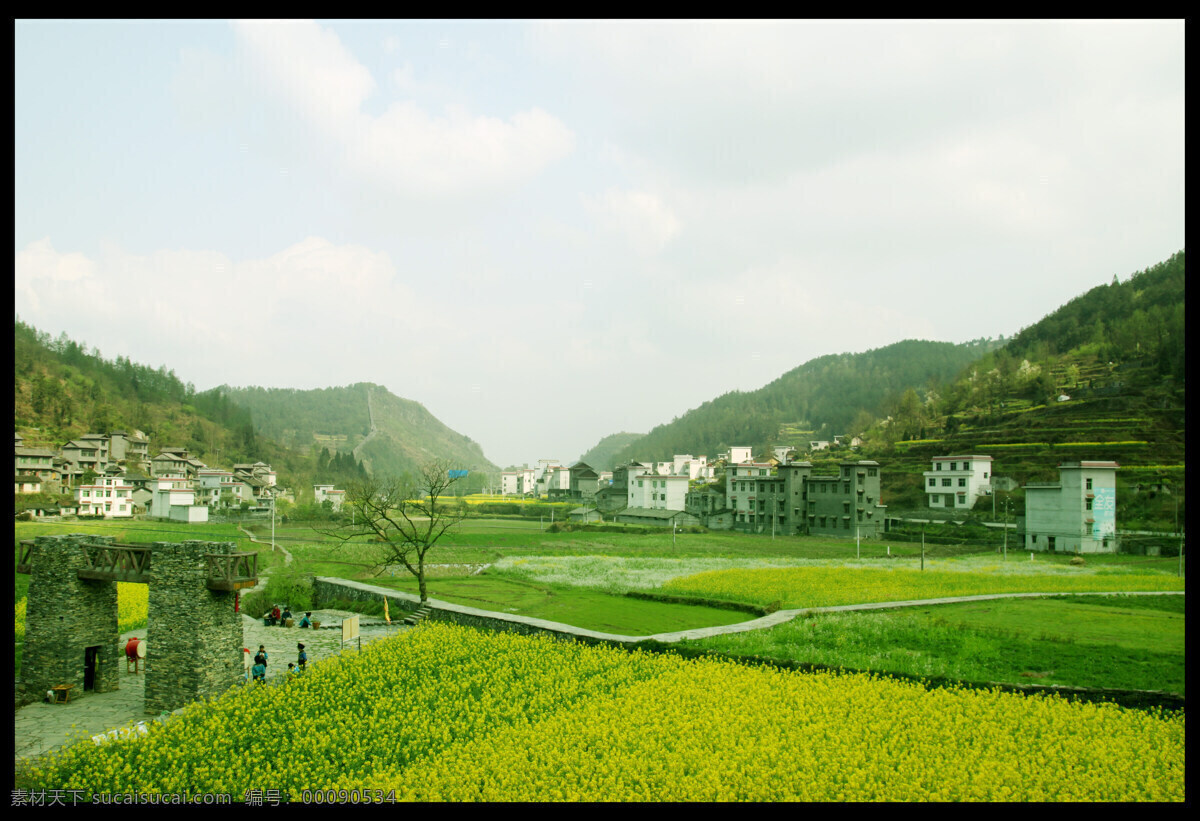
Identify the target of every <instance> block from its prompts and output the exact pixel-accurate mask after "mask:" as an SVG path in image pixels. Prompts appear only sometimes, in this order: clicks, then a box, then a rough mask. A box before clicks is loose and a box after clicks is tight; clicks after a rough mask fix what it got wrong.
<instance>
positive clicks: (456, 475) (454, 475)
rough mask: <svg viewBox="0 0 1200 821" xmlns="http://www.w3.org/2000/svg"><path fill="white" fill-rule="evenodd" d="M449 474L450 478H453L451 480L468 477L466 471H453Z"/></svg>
mask: <svg viewBox="0 0 1200 821" xmlns="http://www.w3.org/2000/svg"><path fill="white" fill-rule="evenodd" d="M449 473H450V478H451V479H461V478H462V477H464V476H466V475H467V473H468V471H465V470H452V471H449Z"/></svg>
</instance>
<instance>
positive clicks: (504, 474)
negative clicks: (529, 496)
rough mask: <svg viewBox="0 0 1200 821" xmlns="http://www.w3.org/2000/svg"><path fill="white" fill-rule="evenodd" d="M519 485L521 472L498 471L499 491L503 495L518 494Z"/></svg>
mask: <svg viewBox="0 0 1200 821" xmlns="http://www.w3.org/2000/svg"><path fill="white" fill-rule="evenodd" d="M520 487H521V472H520V471H519V470H502V471H500V493H501V495H503V496H516V495H518V494H519V493H520V492H521V491H520Z"/></svg>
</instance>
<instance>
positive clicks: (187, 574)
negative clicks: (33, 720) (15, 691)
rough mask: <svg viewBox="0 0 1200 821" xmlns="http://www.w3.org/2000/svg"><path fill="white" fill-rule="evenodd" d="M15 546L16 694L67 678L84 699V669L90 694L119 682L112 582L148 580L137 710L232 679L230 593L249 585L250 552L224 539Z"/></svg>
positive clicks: (68, 540) (76, 538)
mask: <svg viewBox="0 0 1200 821" xmlns="http://www.w3.org/2000/svg"><path fill="white" fill-rule="evenodd" d="M21 547H22V550H21V555H20V559H19V563H18V567H17V570H18V572H26V573H29V574H30V580H29V594H28V600H27V604H26V611H25V649H24V654H23V657H22V663H21V677H22V680H23V681H24V683H25V688H26V692H28V693H30V694H34V695H36V694H40V693H43V692H45V691H47V690H50V689H51V688H53V687H55V686H58V685H63V684H67V685H73V690H72V698H75V697H78V696H84V695H86V691H85V690H84V684H85V675H86V676H87V677H88V679H90V681H91V684H92V689H93V690H94V691H95V692H97V693H105V692H110V691H112V690H116V689H119V688H120V675H119V673H120V670H119V664H120V662H121V660H122V657H123V655H124V651H123V648H122V647H121V646H120V632H119V628H118V625H117V586H116V582H118V581H127V582H133V583H140V584H147V585H149V597H148V598H149V612H148V620H147V628H146V637H147V643H148V645H149V647H150V654H149V657H148V658H147V659H146V667H145V675H146V693H145V711H146V712H147V713H149V714H155V713H158V712H161V711H163V710H167V711H170V710H175V709H178V708H179V707H182V706H184V705H185V704H189V703H191V702H193V701H198V700H201V699H205V698H209V697H211V696H216V695H219V694H220V693H223V692H224V691H225V690H227V689H228V688H229V687H231V686H233V685H234V684H236V683H237V682H238V681H239V680H240V679H241V677H242V620H241V616H240V614H238V613H237V612H236V611H235V609H234V597H235V596H236V595H237V591H238V590H241V589H244V588H247V587H253V586H254V584H256V583H257V554H255V553H238V552H236V550H235V548H236V545H235V544H234V543H233V542H204V541H185V542H177V543H176V542H155V543H154V544H152V545H150V546H143V545H117V544H115V542H114V540H113V539H112V538H110V537H97V536H88V535H84V534H72V535H70V536H45V537H39V538H37V539H34V540H33V541H32V542H23V543H22V545H21ZM89 648H92V649H91V650H90V651H89ZM96 648H98V649H96Z"/></svg>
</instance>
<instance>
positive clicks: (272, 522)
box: [271, 493, 275, 553]
mask: <svg viewBox="0 0 1200 821" xmlns="http://www.w3.org/2000/svg"><path fill="white" fill-rule="evenodd" d="M271 552H272V553H274V552H275V494H274V493H272V494H271Z"/></svg>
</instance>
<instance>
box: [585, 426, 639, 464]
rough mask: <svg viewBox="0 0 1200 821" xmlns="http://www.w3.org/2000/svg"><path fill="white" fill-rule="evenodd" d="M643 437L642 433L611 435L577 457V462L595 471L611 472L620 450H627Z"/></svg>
mask: <svg viewBox="0 0 1200 821" xmlns="http://www.w3.org/2000/svg"><path fill="white" fill-rule="evenodd" d="M643 436H645V434H644V433H612V434H609V435H608V436H605V437H604V438H603V439H601V440H600V441H599V442H597V443H596V445H595V446H594V447H593V448H592V449H591V450H589V451H588V452H587V453H585V454H583V455H582V456H580V457H579V461H581V462H584V463H585V464H588V465H590V466H591V467H592V468H593V469H595V470H612V469H613V468H615V467H616V466H617V462H616V458H615V457H616V455H617V453H619V452H620V451H621V450H622V449H624V448H628V447H629V446H630V445H632V444H633V443H634V442H636V441H638V440H639V439H641V438H642V437H643Z"/></svg>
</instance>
